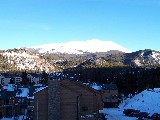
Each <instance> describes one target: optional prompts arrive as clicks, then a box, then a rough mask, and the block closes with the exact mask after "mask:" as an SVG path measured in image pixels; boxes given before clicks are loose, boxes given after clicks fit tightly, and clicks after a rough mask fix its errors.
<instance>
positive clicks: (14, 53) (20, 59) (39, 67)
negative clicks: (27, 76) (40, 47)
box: [0, 49, 55, 72]
mask: <svg viewBox="0 0 160 120" xmlns="http://www.w3.org/2000/svg"><path fill="white" fill-rule="evenodd" d="M0 60H1V62H0V63H1V64H0V71H2V72H7V71H11V72H14V71H33V72H36V71H37V72H38V71H46V72H53V71H55V67H54V66H53V65H52V64H50V63H49V62H48V61H47V60H45V59H44V58H43V57H42V56H40V55H39V54H38V53H34V52H31V51H28V50H25V49H10V50H6V51H1V52H0Z"/></svg>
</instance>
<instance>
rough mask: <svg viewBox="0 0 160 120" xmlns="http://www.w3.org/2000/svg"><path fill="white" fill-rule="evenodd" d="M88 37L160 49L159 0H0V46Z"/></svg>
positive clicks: (40, 43) (131, 47) (81, 39)
mask: <svg viewBox="0 0 160 120" xmlns="http://www.w3.org/2000/svg"><path fill="white" fill-rule="evenodd" d="M90 39H100V40H105V41H108V40H110V41H113V42H115V43H117V44H119V45H121V46H123V47H125V48H127V49H129V50H131V51H137V50H143V49H153V50H158V51H160V47H159V46H160V0H0V42H1V43H0V50H6V49H11V48H17V47H31V46H36V45H42V44H49V43H59V42H60V43H61V42H67V41H84V40H90Z"/></svg>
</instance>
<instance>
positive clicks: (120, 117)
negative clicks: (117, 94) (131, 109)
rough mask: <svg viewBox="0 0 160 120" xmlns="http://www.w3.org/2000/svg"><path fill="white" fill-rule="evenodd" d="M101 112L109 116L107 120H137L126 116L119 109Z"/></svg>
mask: <svg viewBox="0 0 160 120" xmlns="http://www.w3.org/2000/svg"><path fill="white" fill-rule="evenodd" d="M100 112H102V113H106V114H107V116H106V119H107V120H137V118H135V117H128V116H125V115H124V114H123V111H122V110H121V109H119V108H104V109H103V110H101V111H100Z"/></svg>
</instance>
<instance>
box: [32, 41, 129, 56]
mask: <svg viewBox="0 0 160 120" xmlns="http://www.w3.org/2000/svg"><path fill="white" fill-rule="evenodd" d="M31 48H34V49H37V50H38V51H39V52H40V53H45V52H49V53H57V52H60V53H69V54H72V53H73V54H82V53H84V52H91V53H94V52H107V51H110V50H119V51H122V52H125V53H130V51H129V50H128V49H126V48H124V47H122V46H120V45H118V44H116V43H114V42H112V41H101V40H98V39H92V40H87V41H70V42H66V43H52V44H44V45H40V46H33V47H31Z"/></svg>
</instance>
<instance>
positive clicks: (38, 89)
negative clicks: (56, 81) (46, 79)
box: [33, 86, 48, 94]
mask: <svg viewBox="0 0 160 120" xmlns="http://www.w3.org/2000/svg"><path fill="white" fill-rule="evenodd" d="M47 87H48V86H45V87H40V88H36V89H35V92H34V93H33V94H35V93H37V92H40V91H41V90H43V89H45V88H47Z"/></svg>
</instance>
